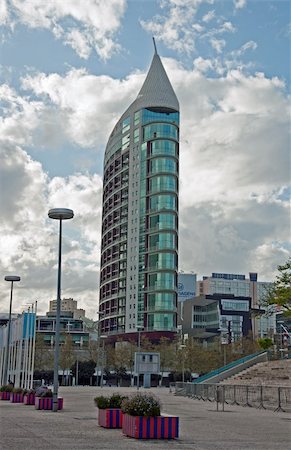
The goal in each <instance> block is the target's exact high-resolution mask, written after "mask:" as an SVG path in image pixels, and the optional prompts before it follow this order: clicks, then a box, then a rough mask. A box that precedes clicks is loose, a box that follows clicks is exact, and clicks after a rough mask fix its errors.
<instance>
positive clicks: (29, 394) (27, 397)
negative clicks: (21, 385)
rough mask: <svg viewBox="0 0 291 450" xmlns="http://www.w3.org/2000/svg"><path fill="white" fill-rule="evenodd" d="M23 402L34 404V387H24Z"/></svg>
mask: <svg viewBox="0 0 291 450" xmlns="http://www.w3.org/2000/svg"><path fill="white" fill-rule="evenodd" d="M23 403H24V404H25V405H34V404H35V390H34V389H29V390H26V389H25V393H24V394H23Z"/></svg>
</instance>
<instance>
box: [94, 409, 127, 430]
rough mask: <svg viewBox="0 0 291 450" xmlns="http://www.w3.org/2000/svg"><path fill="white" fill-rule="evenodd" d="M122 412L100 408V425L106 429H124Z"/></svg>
mask: <svg viewBox="0 0 291 450" xmlns="http://www.w3.org/2000/svg"><path fill="white" fill-rule="evenodd" d="M122 416H123V414H122V411H121V409H120V408H106V409H99V408H98V424H99V425H100V427H104V428H122Z"/></svg>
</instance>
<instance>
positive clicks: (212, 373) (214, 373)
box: [193, 350, 266, 383]
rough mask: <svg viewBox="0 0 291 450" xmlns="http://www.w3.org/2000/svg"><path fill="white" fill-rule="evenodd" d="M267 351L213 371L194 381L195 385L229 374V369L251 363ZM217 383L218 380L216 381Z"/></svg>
mask: <svg viewBox="0 0 291 450" xmlns="http://www.w3.org/2000/svg"><path fill="white" fill-rule="evenodd" d="M265 354H266V351H265V350H261V351H259V352H256V353H253V354H252V355H247V356H244V357H243V358H240V359H237V360H236V361H232V362H231V363H229V364H227V365H225V366H223V367H220V368H219V369H215V370H212V371H211V372H208V373H206V374H205V375H202V376H201V377H199V378H197V379H196V380H195V381H193V383H202V382H203V381H205V380H208V379H209V378H212V377H214V376H216V375H219V374H221V373H223V372H227V371H228V370H229V369H232V368H234V367H238V366H240V365H241V364H244V363H245V362H247V361H251V360H252V359H254V358H256V357H258V356H260V355H265ZM215 381H217V380H215Z"/></svg>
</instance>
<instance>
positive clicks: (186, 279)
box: [178, 273, 196, 302]
mask: <svg viewBox="0 0 291 450" xmlns="http://www.w3.org/2000/svg"><path fill="white" fill-rule="evenodd" d="M195 295H196V275H195V274H194V273H179V274H178V301H179V302H184V301H185V300H188V299H189V298H193V297H195Z"/></svg>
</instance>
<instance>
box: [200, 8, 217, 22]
mask: <svg viewBox="0 0 291 450" xmlns="http://www.w3.org/2000/svg"><path fill="white" fill-rule="evenodd" d="M214 18H215V11H214V9H212V10H210V11H208V13H207V14H205V15H204V16H203V17H202V21H203V22H210V21H211V20H213V19H214Z"/></svg>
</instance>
